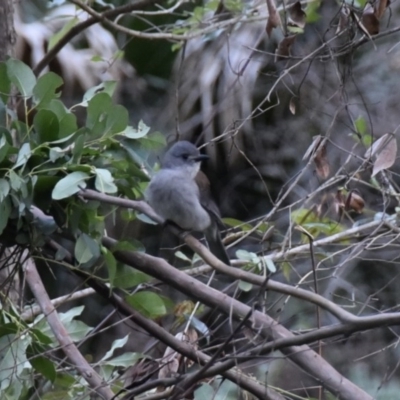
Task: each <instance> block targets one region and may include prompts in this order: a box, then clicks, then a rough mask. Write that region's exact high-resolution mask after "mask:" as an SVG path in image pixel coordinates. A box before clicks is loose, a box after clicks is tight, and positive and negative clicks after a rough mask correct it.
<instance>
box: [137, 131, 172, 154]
mask: <svg viewBox="0 0 400 400" xmlns="http://www.w3.org/2000/svg"><path fill="white" fill-rule="evenodd" d="M140 143H141V144H142V146H143V147H144V148H145V149H146V150H159V149H162V148H164V147H165V146H166V145H167V142H166V140H165V136H164V135H163V134H162V133H161V132H154V133H152V134H150V135H148V136H146V137H144V138H142V139H140Z"/></svg>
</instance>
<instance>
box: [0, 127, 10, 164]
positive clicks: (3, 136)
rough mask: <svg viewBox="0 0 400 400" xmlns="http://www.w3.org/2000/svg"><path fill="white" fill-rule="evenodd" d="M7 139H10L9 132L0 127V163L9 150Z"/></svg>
mask: <svg viewBox="0 0 400 400" xmlns="http://www.w3.org/2000/svg"><path fill="white" fill-rule="evenodd" d="M8 137H10V138H11V134H10V132H9V131H8V130H7V129H6V128H1V127H0V162H2V161H3V160H4V158H5V157H6V156H7V154H8V151H9V150H10V149H11V145H10V144H11V142H10V141H9V140H8Z"/></svg>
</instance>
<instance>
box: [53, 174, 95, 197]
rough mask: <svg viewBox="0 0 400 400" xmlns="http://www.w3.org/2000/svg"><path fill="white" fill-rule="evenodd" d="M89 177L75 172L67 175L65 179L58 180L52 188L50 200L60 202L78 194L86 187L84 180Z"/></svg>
mask: <svg viewBox="0 0 400 400" xmlns="http://www.w3.org/2000/svg"><path fill="white" fill-rule="evenodd" d="M89 178H90V176H89V175H88V174H87V173H85V172H81V171H75V172H71V173H70V174H68V175H67V176H66V177H64V178H62V179H61V180H59V181H58V182H57V184H56V186H54V189H53V192H52V194H51V198H52V199H53V200H61V199H65V198H67V197H70V196H72V195H73V194H75V193H78V192H79V191H80V190H81V189H84V188H85V187H86V179H89Z"/></svg>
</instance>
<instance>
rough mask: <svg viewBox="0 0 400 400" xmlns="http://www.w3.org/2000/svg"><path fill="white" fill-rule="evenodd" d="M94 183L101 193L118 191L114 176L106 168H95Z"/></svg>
mask: <svg viewBox="0 0 400 400" xmlns="http://www.w3.org/2000/svg"><path fill="white" fill-rule="evenodd" d="M94 185H95V187H96V189H97V190H98V191H99V192H101V193H116V192H117V191H118V188H117V187H116V186H115V184H114V178H113V177H112V175H111V172H110V171H109V170H107V169H103V168H96V179H95V181H94Z"/></svg>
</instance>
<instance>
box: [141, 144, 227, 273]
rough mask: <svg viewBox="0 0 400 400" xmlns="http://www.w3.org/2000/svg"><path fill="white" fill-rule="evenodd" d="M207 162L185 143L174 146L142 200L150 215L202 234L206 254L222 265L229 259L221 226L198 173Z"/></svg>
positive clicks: (202, 155) (218, 214) (205, 184)
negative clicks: (204, 162)
mask: <svg viewBox="0 0 400 400" xmlns="http://www.w3.org/2000/svg"><path fill="white" fill-rule="evenodd" d="M206 159H208V156H207V155H205V154H200V152H199V150H198V149H197V147H196V146H195V145H193V144H192V143H190V142H187V141H180V142H177V143H175V144H174V145H173V146H172V147H171V148H170V149H169V150H168V151H167V152H166V153H165V156H164V159H163V162H162V165H161V169H160V171H159V172H158V173H157V174H156V175H155V176H154V177H153V178H152V179H151V181H150V184H149V186H148V188H147V190H146V193H145V198H146V200H147V202H148V203H149V204H150V206H151V207H152V208H153V209H154V211H155V212H156V213H157V214H158V215H159V216H160V217H162V218H163V219H164V220H166V221H172V222H173V223H175V224H176V225H178V226H179V227H181V228H182V229H185V230H188V231H197V232H203V233H204V236H205V238H206V241H207V243H208V247H209V249H210V251H211V252H212V253H213V254H214V255H215V256H216V257H218V258H219V259H220V260H221V261H223V262H224V263H225V264H227V265H230V261H229V257H228V255H227V253H226V250H225V247H224V245H223V244H222V241H221V236H220V233H219V228H220V227H221V226H222V222H221V219H220V213H219V210H218V207H217V205H216V204H215V202H214V201H213V199H212V198H211V192H210V182H209V181H208V178H207V177H206V176H205V174H204V173H202V172H201V171H200V164H201V161H203V160H206Z"/></svg>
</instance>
